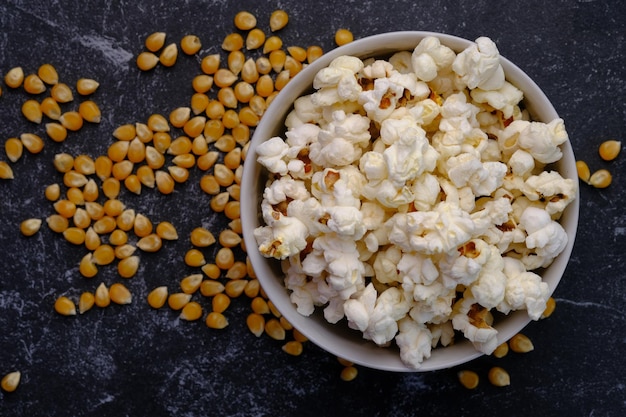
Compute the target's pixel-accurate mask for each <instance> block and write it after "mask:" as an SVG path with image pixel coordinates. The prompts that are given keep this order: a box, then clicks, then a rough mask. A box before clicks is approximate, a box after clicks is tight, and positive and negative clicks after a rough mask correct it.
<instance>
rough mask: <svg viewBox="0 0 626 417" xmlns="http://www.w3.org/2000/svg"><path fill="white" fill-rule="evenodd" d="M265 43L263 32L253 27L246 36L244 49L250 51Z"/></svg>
mask: <svg viewBox="0 0 626 417" xmlns="http://www.w3.org/2000/svg"><path fill="white" fill-rule="evenodd" d="M264 43H265V33H264V32H263V31H262V30H261V29H259V28H254V29H252V30H251V31H250V32H248V35H247V36H246V49H247V50H249V51H251V50H254V49H259V48H260V47H261V46H263V44H264Z"/></svg>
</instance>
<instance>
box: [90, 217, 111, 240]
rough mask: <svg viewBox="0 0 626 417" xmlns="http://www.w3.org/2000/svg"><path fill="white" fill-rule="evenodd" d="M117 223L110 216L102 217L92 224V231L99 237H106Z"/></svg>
mask: <svg viewBox="0 0 626 417" xmlns="http://www.w3.org/2000/svg"><path fill="white" fill-rule="evenodd" d="M116 226H117V222H116V221H115V219H114V218H113V217H111V216H103V217H102V218H101V219H98V220H97V221H96V222H95V223H94V224H93V226H92V227H93V230H94V231H95V232H96V233H97V234H99V235H106V234H109V233H111V232H112V231H113V230H115V227H116Z"/></svg>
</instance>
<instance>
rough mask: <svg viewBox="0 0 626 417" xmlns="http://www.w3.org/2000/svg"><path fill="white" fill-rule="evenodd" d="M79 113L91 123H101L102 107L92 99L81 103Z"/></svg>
mask: <svg viewBox="0 0 626 417" xmlns="http://www.w3.org/2000/svg"><path fill="white" fill-rule="evenodd" d="M78 113H79V114H80V116H81V117H82V118H83V120H86V121H88V122H89V123H100V120H101V119H102V113H101V112H100V107H98V105H97V104H96V103H95V102H94V101H92V100H85V101H83V102H82V103H80V105H79V106H78Z"/></svg>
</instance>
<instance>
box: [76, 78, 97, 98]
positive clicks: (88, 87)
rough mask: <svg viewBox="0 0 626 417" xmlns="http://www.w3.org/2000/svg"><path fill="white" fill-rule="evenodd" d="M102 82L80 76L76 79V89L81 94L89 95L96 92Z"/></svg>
mask: <svg viewBox="0 0 626 417" xmlns="http://www.w3.org/2000/svg"><path fill="white" fill-rule="evenodd" d="M99 86H100V83H99V82H98V81H96V80H93V79H91V78H80V79H79V80H78V81H76V91H77V92H78V94H80V95H81V96H88V95H89V94H93V93H95V92H96V90H97V89H98V87H99Z"/></svg>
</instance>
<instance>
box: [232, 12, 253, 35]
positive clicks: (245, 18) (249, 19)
mask: <svg viewBox="0 0 626 417" xmlns="http://www.w3.org/2000/svg"><path fill="white" fill-rule="evenodd" d="M234 23H235V27H236V28H237V29H239V30H250V29H252V28H254V27H255V26H256V17H255V16H254V15H253V14H252V13H250V12H247V11H240V12H239V13H237V14H236V15H235V19H234Z"/></svg>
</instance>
